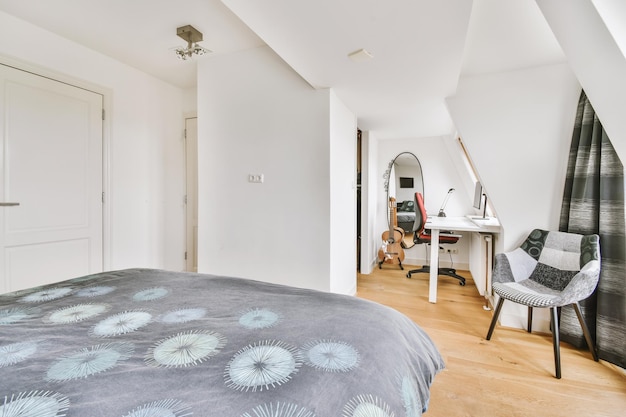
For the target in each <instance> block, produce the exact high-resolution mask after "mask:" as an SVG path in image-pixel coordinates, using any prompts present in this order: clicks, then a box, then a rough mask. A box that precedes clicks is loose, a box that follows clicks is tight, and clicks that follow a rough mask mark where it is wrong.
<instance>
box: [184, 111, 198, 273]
mask: <svg viewBox="0 0 626 417" xmlns="http://www.w3.org/2000/svg"><path fill="white" fill-rule="evenodd" d="M190 119H196V132H195V137H196V144H195V145H196V146H195V150H196V152H195V154H193V155H192V154H191V152H190V147H189V146H188V137H189V135H188V134H187V121H188V120H190ZM197 119H198V115H197V114H196V113H195V112H194V113H190V114H187V115H185V118H184V125H185V137H184V139H185V140H184V143H185V150H184V153H185V164H184V165H185V166H184V176H185V270H186V271H188V272H198V271H197V268H198V241H197V236H196V239H195V242H193V240H194V237H193V222H192V221H191V219H190V217H192V214H191V212H192V207H191V206H193V205H195V210H196V213H197V211H198V162H197V161H198V124H197V121H198V120H197ZM190 157H192V158H195V161H196V163H195V164H194V166H193V167H192V168H195V178H192V179H190V176H189V174H190V172H189V169H190V164H189V158H190ZM192 180H193V181H192ZM194 184H195V185H194ZM196 226H197V225H196ZM190 242H191V243H190ZM194 262H195V268H194ZM194 269H195V270H194Z"/></svg>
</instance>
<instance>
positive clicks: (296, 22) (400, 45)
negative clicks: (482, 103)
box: [0, 0, 565, 139]
mask: <svg viewBox="0 0 626 417" xmlns="http://www.w3.org/2000/svg"><path fill="white" fill-rule="evenodd" d="M0 10H1V11H4V12H6V13H8V14H11V15H14V16H16V17H18V18H21V19H23V20H26V21H29V22H31V23H33V24H35V25H37V26H40V27H42V28H44V29H47V30H49V31H51V32H54V33H57V34H59V35H61V36H63V37H65V38H68V39H71V40H73V41H75V42H77V43H80V44H82V45H85V46H87V47H89V48H91V49H95V50H97V51H100V52H101V53H103V54H106V55H108V56H111V57H113V58H115V59H117V60H120V61H123V62H125V63H127V64H128V65H131V66H133V67H136V68H138V69H140V70H142V71H145V72H147V73H149V74H152V75H153V76H155V77H157V78H160V79H163V80H164V81H166V82H169V83H171V84H174V85H177V86H179V87H181V88H193V87H194V86H195V84H196V71H195V69H196V67H195V65H196V64H195V61H180V60H178V59H176V57H175V56H174V53H173V48H174V47H176V46H181V45H184V44H185V42H184V41H183V40H181V39H180V38H178V37H177V36H176V28H177V27H179V26H183V25H187V24H191V25H192V26H194V27H195V28H197V29H198V30H200V31H201V32H203V34H204V41H203V42H202V43H201V44H202V45H203V46H204V47H206V48H208V49H210V50H212V51H213V53H212V54H210V55H208V56H206V57H201V58H199V59H216V58H218V57H219V56H220V55H223V54H231V53H234V52H237V51H242V50H245V49H250V48H254V47H258V46H260V45H263V44H267V45H269V46H270V47H271V48H272V49H273V50H274V51H276V53H277V54H278V55H280V56H281V57H282V59H283V60H284V61H285V62H287V63H288V64H289V65H290V66H291V67H292V68H293V69H294V70H295V71H297V72H298V73H299V74H300V75H301V76H302V78H303V79H305V80H306V81H307V82H308V83H310V84H311V85H312V86H314V87H316V88H320V87H332V88H333V89H334V91H335V92H336V94H337V95H338V97H339V98H340V99H341V100H342V101H344V103H345V104H346V105H347V106H348V107H349V108H350V109H352V110H353V111H354V112H355V113H356V114H357V117H358V123H359V127H360V128H361V129H365V130H370V131H372V132H374V133H375V134H376V136H377V137H379V138H381V139H386V138H410V137H428V136H439V135H446V134H450V133H452V132H453V131H454V126H453V123H452V121H451V120H450V117H449V115H448V112H447V110H446V107H445V98H446V97H448V96H451V95H454V92H455V90H456V86H457V82H458V79H459V77H461V76H469V75H477V74H483V73H489V72H496V71H506V70H512V69H516V68H526V67H531V66H536V65H544V64H550V63H556V62H563V61H564V60H565V57H564V56H563V53H562V52H561V49H560V47H559V46H558V44H557V42H556V40H555V38H554V36H553V35H552V33H551V31H550V29H549V27H548V25H547V23H546V22H545V20H544V18H543V16H542V14H541V12H540V10H539V8H538V7H537V5H536V4H535V1H534V0H507V1H502V0H474V1H473V2H472V1H470V0H437V1H433V0H385V1H380V0H316V1H307V2H303V1H293V0H222V1H220V0H177V1H174V0H107V1H99V0H20V1H16V0H0ZM242 21H243V22H246V23H245V24H244V23H243V22H242ZM16 36H20V35H19V34H16ZM42 47H45V45H42ZM361 48H365V49H366V50H367V51H369V52H370V53H372V54H373V55H374V58H373V59H372V60H370V61H368V62H362V63H355V62H352V61H351V60H350V59H348V57H347V55H348V54H349V53H350V52H353V51H355V50H358V49H361Z"/></svg>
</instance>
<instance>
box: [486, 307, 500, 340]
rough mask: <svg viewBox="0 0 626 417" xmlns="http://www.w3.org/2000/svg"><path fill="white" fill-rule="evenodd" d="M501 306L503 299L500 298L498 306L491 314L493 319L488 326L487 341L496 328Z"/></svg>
mask: <svg viewBox="0 0 626 417" xmlns="http://www.w3.org/2000/svg"><path fill="white" fill-rule="evenodd" d="M502 304H504V298H502V297H500V299H499V300H498V305H497V306H496V311H494V312H493V318H492V319H491V325H490V326H489V332H488V333H487V340H491V335H492V334H493V330H494V329H495V328H496V323H498V316H500V310H502Z"/></svg>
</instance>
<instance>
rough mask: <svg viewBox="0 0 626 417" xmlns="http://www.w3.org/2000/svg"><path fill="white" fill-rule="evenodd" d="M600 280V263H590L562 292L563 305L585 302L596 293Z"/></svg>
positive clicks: (594, 261) (597, 261) (595, 261)
mask: <svg viewBox="0 0 626 417" xmlns="http://www.w3.org/2000/svg"><path fill="white" fill-rule="evenodd" d="M599 279H600V261H599V260H593V261H589V262H587V263H586V264H585V266H583V268H582V269H581V270H580V272H578V273H577V274H576V275H574V276H573V277H572V279H571V280H570V282H569V284H567V286H566V287H565V289H563V291H562V292H561V299H562V305H568V304H572V303H574V302H577V301H580V300H584V299H585V298H587V297H589V296H590V295H591V294H593V292H594V291H595V289H596V287H597V286H598V280H599Z"/></svg>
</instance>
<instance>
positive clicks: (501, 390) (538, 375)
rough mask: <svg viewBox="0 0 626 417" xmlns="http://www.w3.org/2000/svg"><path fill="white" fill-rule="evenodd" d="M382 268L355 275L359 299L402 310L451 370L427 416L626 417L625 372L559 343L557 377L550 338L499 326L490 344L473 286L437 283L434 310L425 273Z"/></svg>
mask: <svg viewBox="0 0 626 417" xmlns="http://www.w3.org/2000/svg"><path fill="white" fill-rule="evenodd" d="M409 268H410V266H406V265H405V271H401V270H400V269H399V268H398V267H397V266H393V265H383V269H382V270H379V269H378V268H376V269H375V270H374V271H373V273H372V274H370V275H361V274H359V275H358V289H357V296H358V297H360V298H365V299H368V300H373V301H376V302H379V303H381V304H385V305H388V306H390V307H393V308H395V309H396V310H399V311H400V312H402V313H404V314H406V315H407V316H408V317H410V318H411V319H412V320H414V321H415V322H416V323H417V324H419V325H420V326H421V327H422V328H423V329H425V330H426V332H427V333H428V334H429V335H430V337H431V338H432V339H433V341H434V342H435V344H436V345H437V346H438V347H439V350H440V351H441V354H442V356H443V358H444V360H445V362H446V369H445V370H444V371H442V372H441V373H439V374H438V375H437V376H436V377H435V381H434V383H433V386H432V389H431V402H430V407H429V410H428V412H427V413H426V416H428V417H461V416H476V417H485V416H494V417H499V416H506V417H516V416H520V417H521V416H523V417H535V416H536V417H543V416H546V417H559V416H564V417H565V416H567V417H576V416H594V417H603V416H607V417H608V416H610V417H617V416H626V373H625V372H624V370H623V369H621V368H619V367H616V366H614V365H612V364H610V363H607V362H604V361H600V362H599V363H598V362H594V361H593V359H592V358H591V354H590V353H589V352H588V351H584V350H577V349H575V348H573V347H572V346H571V345H569V344H567V343H561V367H562V378H561V379H560V380H559V379H556V378H555V377H554V356H553V353H552V338H551V336H550V335H541V334H535V333H533V334H528V333H527V332H526V331H524V330H518V329H510V328H504V327H496V329H495V331H494V334H493V336H492V338H491V340H490V341H487V340H485V336H486V334H487V330H488V329H489V323H490V321H491V317H492V312H491V311H486V310H484V309H483V305H484V299H483V298H482V297H481V296H480V295H479V294H478V291H477V289H476V287H475V285H474V282H473V281H472V280H471V276H470V275H469V273H463V272H461V275H463V276H465V277H468V281H467V285H466V286H464V287H462V286H460V285H459V284H458V281H456V280H454V279H452V278H448V277H439V285H438V299H437V303H436V304H431V303H429V302H428V275H426V274H415V275H413V276H412V278H411V279H407V278H406V270H407V269H409Z"/></svg>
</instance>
